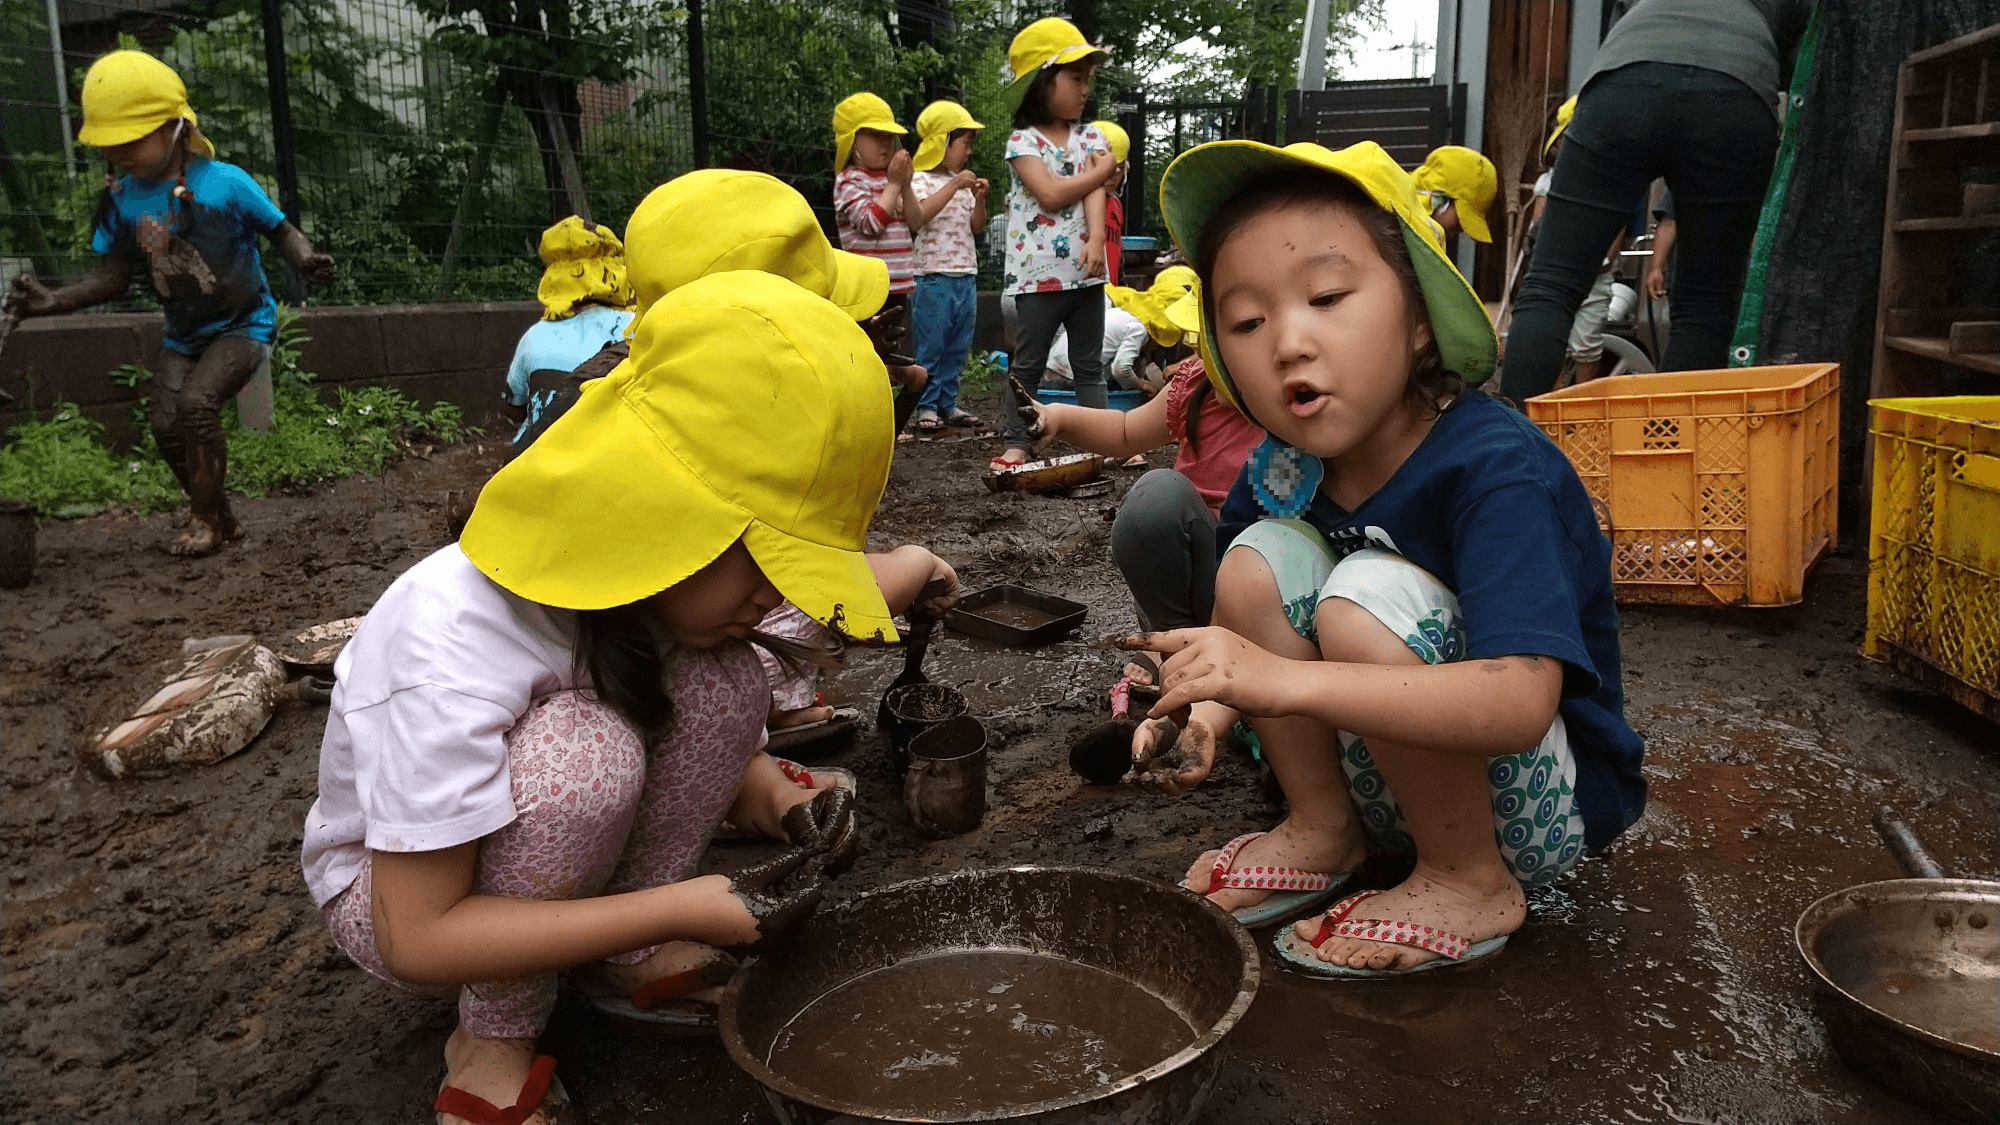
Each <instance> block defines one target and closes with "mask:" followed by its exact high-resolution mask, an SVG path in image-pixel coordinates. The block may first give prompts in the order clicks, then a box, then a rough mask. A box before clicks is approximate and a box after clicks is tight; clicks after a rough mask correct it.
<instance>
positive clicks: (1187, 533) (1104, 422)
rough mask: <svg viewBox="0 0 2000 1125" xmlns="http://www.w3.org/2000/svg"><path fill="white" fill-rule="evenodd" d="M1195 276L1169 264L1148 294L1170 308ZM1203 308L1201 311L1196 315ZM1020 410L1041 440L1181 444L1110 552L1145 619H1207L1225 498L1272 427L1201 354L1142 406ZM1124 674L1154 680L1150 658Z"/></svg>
mask: <svg viewBox="0 0 2000 1125" xmlns="http://www.w3.org/2000/svg"><path fill="white" fill-rule="evenodd" d="M1194 276H1195V275H1194V271H1193V270H1191V269H1189V268H1187V267H1186V266H1170V267H1168V268H1167V269H1165V270H1162V271H1161V272H1160V276H1159V277H1158V278H1157V279H1156V280H1155V281H1154V284H1153V287H1152V288H1151V289H1149V290H1147V292H1146V294H1145V296H1146V297H1148V298H1151V301H1149V302H1147V303H1149V304H1151V305H1152V306H1153V307H1154V308H1157V309H1160V310H1162V311H1164V309H1165V308H1166V307H1167V306H1168V304H1169V301H1168V298H1169V297H1171V298H1173V299H1179V298H1181V297H1184V296H1185V295H1186V293H1187V291H1188V289H1189V288H1192V286H1193V284H1194ZM1198 317H1199V314H1198V313H1197V314H1196V323H1197V324H1198V323H1199V319H1198ZM1148 327H1149V328H1151V329H1154V330H1155V331H1156V332H1159V333H1161V334H1166V333H1172V335H1170V336H1169V338H1168V339H1165V340H1163V341H1161V342H1163V343H1166V344H1169V345H1171V344H1175V343H1178V342H1179V339H1178V334H1179V331H1180V329H1179V328H1178V326H1171V325H1170V326H1167V327H1166V332H1161V326H1160V325H1159V323H1158V321H1157V320H1153V321H1151V322H1149V324H1148ZM1154 338H1155V339H1159V338H1160V336H1159V335H1155V337H1154ZM1021 412H1022V416H1023V418H1024V419H1025V420H1026V422H1027V430H1028V436H1029V437H1030V438H1033V439H1035V441H1036V442H1037V447H1038V448H1039V446H1040V444H1041V443H1043V442H1048V441H1053V440H1055V439H1057V438H1061V439H1062V440H1064V441H1067V442H1069V443H1070V444H1071V445H1074V446H1076V447H1077V448H1079V449H1085V450H1089V451H1090V452H1092V453H1096V454H1099V455H1100V456H1104V457H1120V458H1123V457H1131V456H1134V455H1143V454H1144V453H1146V452H1147V451H1149V450H1152V449H1157V448H1159V447H1160V446H1162V445H1165V444H1167V443H1168V442H1170V441H1177V442H1179V443H1180V448H1179V449H1178V450H1177V451H1176V452H1175V454H1174V467H1173V468H1171V469H1155V470H1153V471H1152V472H1149V473H1147V474H1146V475H1145V476H1143V477H1140V478H1139V481H1138V483H1136V484H1134V485H1133V486H1132V490H1131V491H1130V492H1128V493H1126V494H1125V502H1124V503H1123V504H1121V505H1120V506H1119V508H1118V518H1117V520H1116V522H1114V523H1113V524H1112V525H1111V557H1112V559H1113V560H1114V561H1115V562H1116V563H1117V564H1118V570H1119V572H1120V573H1122V574H1123V575H1124V576H1125V585H1126V587H1127V588H1128V589H1130V590H1131V592H1132V602H1133V604H1134V605H1135V606H1136V607H1137V608H1138V614H1139V624H1140V626H1141V627H1142V628H1144V629H1147V630H1149V631H1151V630H1167V629H1186V628H1190V627H1192V626H1196V625H1206V624H1208V620H1209V615H1210V613H1211V612H1212V610H1213V607H1214V603H1215V567H1216V558H1217V554H1216V549H1215V529H1216V521H1217V518H1218V517H1219V516H1220V515H1221V511H1222V501H1223V497H1225V496H1227V495H1228V494H1229V488H1230V485H1232V484H1233V483H1235V480H1236V475H1237V473H1238V472H1239V471H1241V470H1242V468H1243V463H1244V462H1245V461H1246V460H1248V459H1249V457H1250V451H1251V450H1252V449H1255V448H1256V447H1257V445H1258V443H1259V442H1261V441H1263V440H1264V431H1263V430H1260V429H1258V428H1257V424H1256V423H1254V422H1251V421H1250V420H1249V419H1247V418H1245V417H1243V415H1242V414H1240V413H1238V412H1237V410H1236V408H1235V407H1234V406H1231V405H1230V404H1229V402H1228V401H1227V400H1226V399H1225V398H1223V397H1222V396H1221V395H1217V394H1213V393H1211V391H1210V388H1209V385H1208V381H1207V379H1206V378H1205V377H1204V375H1203V369H1202V364H1201V359H1200V357H1189V358H1188V359H1186V360H1183V361H1182V362H1180V363H1178V364H1175V365H1174V368H1173V372H1172V374H1171V376H1170V379H1169V381H1168V383H1167V388H1166V393H1164V394H1160V395H1155V396H1154V397H1153V398H1152V400H1151V401H1149V402H1147V403H1145V404H1144V405H1142V406H1140V407H1139V408H1138V409H1136V410H1132V411H1129V412H1126V411H1118V410H1092V409H1090V408H1089V407H1083V406H1070V405H1067V404H1063V403H1037V402H1033V401H1030V402H1028V403H1027V404H1025V405H1022V406H1021ZM1125 675H1126V676H1127V677H1129V678H1131V679H1133V680H1135V681H1137V682H1140V683H1151V682H1153V668H1152V665H1151V664H1150V662H1148V664H1147V665H1146V666H1145V667H1139V666H1133V665H1128V666H1127V667H1126V669H1125Z"/></svg>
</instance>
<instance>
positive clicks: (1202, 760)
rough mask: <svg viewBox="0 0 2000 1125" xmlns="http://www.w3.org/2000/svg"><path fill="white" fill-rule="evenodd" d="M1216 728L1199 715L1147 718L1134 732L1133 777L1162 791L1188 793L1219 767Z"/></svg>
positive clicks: (1137, 781) (1174, 793) (1143, 784)
mask: <svg viewBox="0 0 2000 1125" xmlns="http://www.w3.org/2000/svg"><path fill="white" fill-rule="evenodd" d="M1215 743H1216V737H1215V731H1213V730H1212V729H1210V728H1209V725H1208V724H1207V723H1206V722H1203V721H1201V720H1198V719H1188V720H1184V723H1183V724H1176V723H1174V722H1172V721H1170V720H1167V719H1147V720H1146V721H1145V722H1143V723H1140V724H1139V726H1138V729H1136V730H1134V731H1133V732H1132V777H1131V780H1132V781H1134V782H1136V783H1138V784H1139V785H1141V786H1143V787H1145V788H1147V789H1151V790H1154V791H1155V792H1159V793H1166V794H1172V795H1177V794H1181V793H1185V792H1187V791H1188V790H1190V789H1193V788H1194V787H1195V786H1197V785H1200V784H1201V783H1202V782H1204V781H1206V780H1208V775H1209V771H1211V770H1213V769H1214V768H1215Z"/></svg>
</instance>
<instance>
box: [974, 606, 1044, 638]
mask: <svg viewBox="0 0 2000 1125" xmlns="http://www.w3.org/2000/svg"><path fill="white" fill-rule="evenodd" d="M971 613H972V616H975V617H984V618H985V619H986V620H988V621H991V622H993V623H994V624H996V625H1006V626H1009V627H1010V628H1014V629H1019V630H1021V631H1022V632H1024V633H1025V632H1027V631H1028V630H1030V629H1036V628H1040V627H1041V626H1043V625H1047V624H1048V623H1049V622H1051V621H1054V620H1055V619H1056V615H1055V614H1053V613H1049V612H1046V611H1044V610H1039V609H1036V608H1035V607H1033V606H1028V605H1022V604H1021V603H1020V602H995V603H994V604H992V605H989V606H982V607H980V608H979V609H977V610H973V611H971Z"/></svg>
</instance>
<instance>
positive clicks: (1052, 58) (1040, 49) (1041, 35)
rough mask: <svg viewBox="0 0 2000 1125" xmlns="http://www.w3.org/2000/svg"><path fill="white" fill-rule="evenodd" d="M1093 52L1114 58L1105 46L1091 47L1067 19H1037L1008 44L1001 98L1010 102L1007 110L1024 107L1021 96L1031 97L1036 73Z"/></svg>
mask: <svg viewBox="0 0 2000 1125" xmlns="http://www.w3.org/2000/svg"><path fill="white" fill-rule="evenodd" d="M1092 55H1102V56H1104V57H1105V58H1107V59H1108V58H1110V57H1111V52H1110V51H1108V50H1105V49H1104V48H1103V47H1097V46H1092V45H1091V42H1090V40H1088V39H1085V38H1084V37H1083V32H1082V31H1080V30H1078V29H1077V26H1076V25H1075V24H1073V23H1071V22H1069V21H1068V20H1065V19H1057V18H1056V17H1054V16H1050V17H1049V18H1047V19H1040V20H1036V21H1035V22H1034V23H1031V24H1029V25H1028V26H1026V27H1024V28H1022V29H1021V31H1020V34H1018V35H1016V36H1014V41H1013V42H1012V43H1009V44H1008V45H1007V69H1006V72H1005V73H1004V74H1002V75H1001V76H1000V80H1001V81H1002V82H1004V83H1006V85H1005V86H1004V87H1002V89H1001V91H1000V97H1001V99H1002V100H1003V101H1005V102H1006V104H1007V112H1009V113H1013V112H1014V111H1015V110H1018V109H1020V108H1021V99H1022V98H1025V97H1027V96H1028V87H1030V86H1032V85H1034V84H1035V76H1036V75H1037V74H1039V73H1041V72H1042V71H1044V70H1047V69H1049V68H1051V67H1057V66H1068V65H1069V64H1070V63H1073V62H1075V61H1076V60H1078V59H1087V58H1089V57H1091V56H1092Z"/></svg>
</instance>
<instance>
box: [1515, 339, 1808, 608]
mask: <svg viewBox="0 0 2000 1125" xmlns="http://www.w3.org/2000/svg"><path fill="white" fill-rule="evenodd" d="M1526 405H1527V408H1528V417H1529V418H1530V419H1532V420H1533V421H1534V423H1535V424H1536V425H1537V426H1540V427H1541V428H1542V432H1544V433H1546V434H1548V435H1549V437H1551V438H1553V439H1554V440H1555V443H1556V444H1557V445H1559V446H1561V447H1562V451H1563V453H1564V454H1566V455H1567V456H1568V457H1569V460H1570V464H1572V465H1574V466H1576V472H1577V475H1578V476H1580V477H1582V478H1583V485H1584V487H1585V488H1586V489H1588V490H1589V491H1590V495H1591V497H1592V498H1593V499H1594V500H1595V501H1596V502H1597V505H1596V506H1597V516H1598V521H1599V522H1600V523H1601V524H1603V525H1604V530H1605V534H1607V535H1609V536H1610V537H1611V579H1612V583H1613V586H1614V588H1615V589H1616V591H1617V596H1618V600H1619V601H1621V602H1631V603H1650V604H1670V605H1701V606H1713V605H1747V606H1773V605H1791V604H1793V603H1794V602H1797V601H1798V600H1799V599H1800V598H1801V597H1803V596H1804V591H1805V577H1806V572H1807V571H1808V570H1810V569H1812V565H1813V564H1814V563H1815V562H1818V561H1819V558H1820V556H1821V555H1823V554H1825V553H1826V551H1827V549H1828V548H1830V547H1831V546H1832V545H1833V542H1834V535H1835V533H1836V532H1837V531H1838V527H1837V523H1838V520H1839V512H1838V504H1837V503H1836V502H1835V497H1834V488H1835V485H1836V478H1837V475H1838V472H1839V466H1840V434H1839V429H1840V365H1838V364H1833V363H1811V364H1794V365H1790V366H1782V367H1735V368H1730V369H1727V370H1723V371H1676V372H1671V373H1669V374H1664V375H1620V376H1617V377H1615V378H1610V379H1598V380H1595V381H1593V382H1589V383H1583V384H1579V385H1577V386H1574V387H1565V388H1564V389H1562V390H1560V391H1553V392H1551V393H1549V394H1545V395H1541V396H1538V397H1536V398H1531V399H1529V400H1528V402H1527V404H1526Z"/></svg>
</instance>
